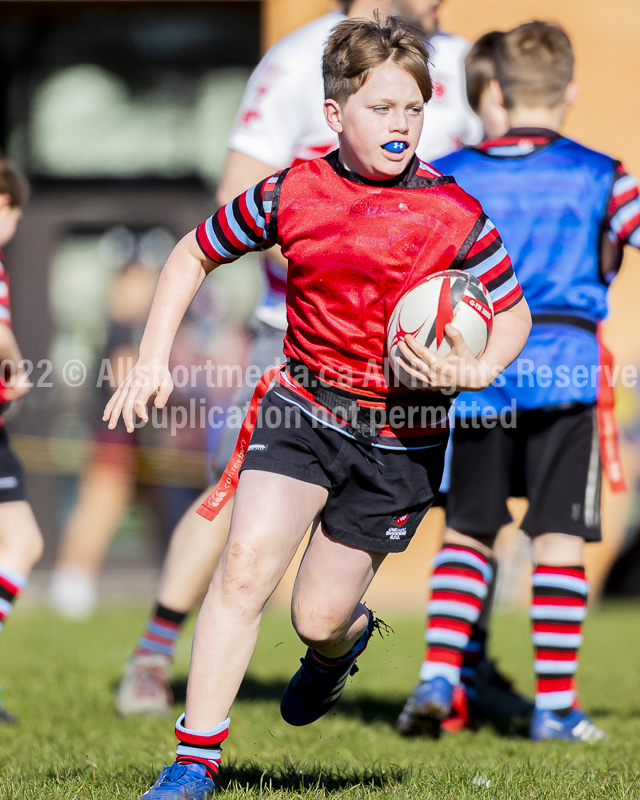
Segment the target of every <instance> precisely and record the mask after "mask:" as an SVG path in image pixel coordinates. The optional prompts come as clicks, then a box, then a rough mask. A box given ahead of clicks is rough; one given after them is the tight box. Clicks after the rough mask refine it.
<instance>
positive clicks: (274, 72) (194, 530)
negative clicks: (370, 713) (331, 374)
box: [116, 0, 506, 715]
mask: <svg viewBox="0 0 640 800" xmlns="http://www.w3.org/2000/svg"><path fill="white" fill-rule="evenodd" d="M340 6H341V9H340V10H339V11H334V12H331V13H329V14H325V15H324V16H322V17H319V18H318V19H316V20H313V21H312V22H310V23H308V24H307V25H304V26H303V27H302V28H300V29H299V30H297V31H294V32H293V33H291V34H289V35H288V36H285V37H284V38H283V39H281V40H280V41H279V42H278V43H277V44H275V45H274V46H273V47H272V48H270V50H269V51H268V52H267V53H266V54H265V56H264V58H263V59H262V60H261V62H260V64H259V65H258V67H257V68H256V70H255V71H254V73H253V75H252V76H251V79H250V81H249V84H248V85H247V89H246V91H245V94H244V97H243V99H242V103H241V105H240V109H239V112H238V116H237V118H236V122H235V124H234V127H233V130H232V131H231V135H230V137H229V142H228V147H229V152H228V154H227V160H226V163H225V168H224V174H223V177H222V181H221V185H220V188H219V191H218V202H219V203H220V204H221V205H224V204H225V203H227V202H229V201H230V200H233V198H234V197H236V196H237V195H239V194H240V193H241V192H243V191H245V190H246V189H248V188H249V187H250V186H253V185H254V184H256V183H258V182H259V181H261V180H263V179H264V178H266V177H268V176H269V175H272V174H273V173H274V172H275V171H276V170H278V169H285V168H286V167H290V166H292V165H294V164H299V163H301V162H303V161H308V160H309V159H312V158H318V157H320V156H324V155H326V154H327V153H329V152H331V151H332V150H335V148H336V147H337V146H338V137H337V134H336V133H335V132H334V131H332V130H331V129H330V128H329V126H328V125H327V121H326V119H325V116H324V110H323V104H324V88H323V82H322V53H323V51H324V47H325V45H326V42H327V39H328V37H329V34H330V32H331V30H332V29H333V28H334V27H335V26H336V25H337V24H338V23H339V22H343V21H344V20H345V19H346V17H351V18H353V17H367V18H370V17H372V16H373V13H374V11H375V10H376V9H379V11H380V12H381V13H388V14H392V15H396V16H400V17H401V18H402V19H404V20H405V22H410V23H411V24H415V25H416V26H418V27H420V29H421V31H422V33H423V35H424V38H425V40H426V41H427V42H428V47H429V52H430V57H431V65H430V71H431V77H432V82H433V83H434V85H435V86H436V87H437V91H435V96H434V97H432V99H431V101H430V102H429V104H428V105H427V106H426V107H425V111H424V113H425V124H424V126H423V129H422V133H421V135H420V142H419V145H418V155H419V157H420V158H422V160H424V161H431V160H432V159H433V158H436V157H438V156H442V155H445V154H446V153H449V152H451V151H452V150H454V149H455V148H456V147H458V146H459V145H460V143H461V142H464V143H465V144H474V143H476V142H478V141H480V138H481V135H480V130H479V126H478V119H477V118H476V117H475V116H474V115H473V113H472V112H471V110H470V108H469V106H468V103H467V101H466V97H465V91H464V70H463V60H464V56H465V53H466V52H467V49H468V47H469V43H468V41H467V40H466V39H464V38H462V37H461V36H455V35H452V34H449V33H445V32H443V31H441V30H440V27H439V20H438V11H439V9H440V6H441V0H343V2H341V3H340ZM505 130H506V128H505ZM261 262H262V267H263V273H264V279H265V291H264V294H263V296H262V297H261V298H260V301H259V303H258V305H257V306H256V309H255V312H254V314H255V319H254V322H253V326H252V327H253V335H254V340H253V347H252V352H251V355H250V357H249V364H251V365H252V366H257V367H258V368H259V370H260V372H261V373H262V372H264V371H265V370H266V369H267V368H268V367H270V366H272V365H273V364H276V363H279V362H281V361H282V342H283V339H284V334H285V331H286V328H287V315H286V284H287V262H286V260H285V259H284V258H283V257H282V255H281V254H280V252H279V249H278V247H274V248H271V249H270V250H268V251H266V252H265V253H263V254H262V256H261ZM252 394H253V387H251V386H250V385H245V386H244V387H243V389H242V390H241V392H240V393H239V396H238V397H237V399H236V404H237V405H238V406H239V407H240V408H244V407H245V406H246V405H247V404H248V403H249V401H250V399H251V395H252ZM237 438H238V430H237V429H236V428H232V427H229V426H225V427H224V428H223V430H222V432H221V435H220V438H219V440H218V444H217V447H216V451H215V454H214V457H213V465H212V468H213V473H214V476H215V478H216V482H217V479H218V478H219V477H220V475H221V474H222V472H223V471H224V469H225V467H226V466H227V463H228V461H229V459H230V458H231V456H232V454H233V451H234V448H235V444H236V441H237ZM212 488H213V487H210V488H209V489H207V491H206V493H205V496H206V495H208V494H209V492H210V491H211V490H212ZM200 502H201V501H200V500H199V501H198V502H197V504H196V505H195V507H196V508H197V506H199V505H200ZM232 506H233V502H230V503H229V504H228V506H227V507H226V508H225V509H224V510H223V512H222V513H221V514H220V515H219V516H218V517H217V518H216V519H215V520H214V521H213V523H211V522H209V521H208V520H205V519H203V518H202V517H200V516H198V515H197V514H195V513H194V511H193V509H190V511H189V512H188V513H187V514H185V516H184V517H183V518H182V520H181V521H180V523H179V525H178V526H177V527H176V529H175V531H174V534H173V535H172V537H171V542H170V545H169V549H168V552H167V556H166V559H165V562H164V565H163V569H162V575H161V577H160V585H159V587H158V593H157V596H156V602H155V603H154V606H153V608H152V610H151V614H150V615H149V618H148V620H147V623H146V625H145V628H144V630H143V632H142V636H141V637H140V639H139V640H138V643H137V646H136V648H135V650H134V651H133V654H132V655H131V657H130V659H129V660H128V662H127V664H126V666H125V669H124V672H123V676H122V680H121V682H120V685H119V687H118V692H117V696H116V706H117V709H118V711H119V713H121V714H123V715H129V714H150V713H151V714H167V713H168V712H169V708H170V706H171V703H172V701H173V695H172V691H171V685H170V676H171V669H172V663H173V657H174V655H175V650H176V645H177V641H178V636H179V633H180V631H181V628H182V626H183V624H184V622H185V619H186V617H187V613H188V612H189V611H190V610H191V609H192V608H193V606H194V605H195V604H196V603H197V602H199V601H200V600H201V598H202V597H203V595H204V593H205V592H206V588H207V585H208V583H209V581H210V580H211V576H212V575H213V570H214V569H215V566H216V564H217V561H218V558H219V556H220V552H221V550H222V547H223V546H224V543H225V541H226V538H227V534H228V532H229V522H230V519H231V509H232ZM493 694H495V692H494V693H493Z"/></svg>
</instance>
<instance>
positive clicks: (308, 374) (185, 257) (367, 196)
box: [104, 18, 530, 800]
mask: <svg viewBox="0 0 640 800" xmlns="http://www.w3.org/2000/svg"><path fill="white" fill-rule="evenodd" d="M428 60H429V58H428V53H427V50H426V48H425V45H424V43H423V40H422V36H421V34H420V32H419V31H416V30H414V29H413V28H410V27H408V26H406V25H404V24H403V23H402V22H400V21H399V20H397V19H395V18H390V19H388V20H386V21H385V22H380V21H376V22H374V21H368V20H362V19H351V20H347V21H345V22H343V23H341V24H340V25H338V26H337V28H336V29H335V30H334V32H333V33H332V35H331V37H330V39H329V42H328V45H327V48H326V51H325V55H324V61H323V74H324V81H325V96H326V102H325V114H326V118H327V122H328V124H329V127H330V128H331V129H332V130H333V131H335V132H336V133H337V134H338V137H339V143H340V146H339V150H337V151H335V152H333V153H331V154H329V155H328V156H326V157H325V158H320V159H316V160H313V161H310V162H307V163H305V164H301V165H299V166H295V167H292V168H291V169H289V170H284V171H283V172H280V173H277V174H276V175H273V176H272V177H269V178H267V179H265V180H264V181H262V182H261V183H259V184H257V185H256V186H255V187H253V188H252V189H249V190H248V191H247V192H245V193H244V194H242V195H240V196H239V197H237V198H236V199H235V200H233V201H232V202H231V203H229V204H227V205H226V206H224V207H223V208H221V209H220V210H219V211H218V212H217V213H216V214H214V215H213V216H212V217H211V218H209V219H208V220H206V221H205V222H203V223H202V224H201V225H200V226H199V228H198V229H197V231H193V232H192V233H190V234H188V235H187V236H186V237H185V238H184V239H183V240H182V241H181V242H180V243H179V244H178V245H177V246H176V248H175V250H174V251H173V253H172V254H171V256H170V257H169V260H168V261H167V264H166V266H165V268H164V270H163V273H162V275H161V277H160V280H159V283H158V288H157V290H156V295H155V298H154V302H153V306H152V308H151V312H150V315H149V320H148V322H147V327H146V330H145V334H144V336H143V339H142V342H141V345H140V354H139V360H138V363H137V365H136V367H135V368H134V370H133V371H132V373H131V374H130V375H129V376H128V377H127V378H126V379H125V381H124V382H123V384H122V385H121V387H120V388H119V389H118V390H117V391H116V393H115V394H114V396H113V398H112V399H111V401H110V402H109V404H108V406H107V408H106V410H105V415H104V419H105V420H106V419H108V420H109V425H110V426H114V425H115V424H116V422H117V420H118V417H119V416H120V414H121V413H122V416H123V419H124V421H125V424H126V426H127V428H128V429H129V430H133V415H134V413H136V414H137V415H138V416H139V417H141V418H142V419H143V420H146V419H147V418H148V412H147V401H148V399H149V398H150V396H151V395H152V394H153V393H154V391H155V392H156V398H155V405H156V407H162V406H163V405H164V404H165V403H166V402H167V398H168V396H169V394H170V392H171V388H172V386H171V377H170V374H169V370H168V367H167V362H168V357H169V352H170V350H171V346H172V342H173V338H174V335H175V333H176V330H177V328H178V325H179V323H180V320H181V319H182V316H183V314H184V313H185V310H186V309H187V307H188V305H189V303H190V302H191V300H192V299H193V297H194V295H195V294H196V292H197V291H198V288H199V287H200V285H201V283H202V281H203V280H204V278H205V277H206V275H207V274H208V273H209V272H211V270H213V269H214V268H215V267H217V266H219V265H220V264H222V263H227V262H230V261H234V260H236V259H237V258H239V257H240V256H241V255H242V254H243V253H246V252H249V251H252V250H264V249H266V248H268V247H271V246H272V245H274V244H276V243H277V244H279V245H280V247H281V248H282V252H283V254H284V256H285V257H286V258H287V260H288V264H289V272H288V287H287V316H288V323H289V326H288V330H287V335H286V338H285V344H284V352H285V355H286V357H287V367H286V370H285V371H283V372H281V373H280V375H279V376H278V379H277V382H276V385H275V386H274V387H273V388H272V389H270V390H269V391H268V392H267V394H266V395H265V397H264V399H263V401H262V406H261V409H260V411H261V414H262V419H263V420H265V421H266V422H267V424H266V425H265V424H263V425H261V426H259V427H256V429H255V430H254V433H253V437H252V439H251V444H250V446H249V447H248V449H247V455H246V458H245V460H244V466H243V468H242V472H241V474H240V481H239V485H238V491H237V497H236V500H235V506H234V510H233V517H232V522H231V531H230V534H229V539H228V541H227V544H226V546H225V549H224V551H223V553H222V556H221V558H220V562H219V564H218V567H217V569H216V571H215V574H214V577H213V580H212V583H211V586H210V588H209V592H208V594H207V597H206V598H205V601H204V604H203V606H202V609H201V611H200V615H199V617H198V623H197V626H196V632H195V636H194V643H193V652H192V660H191V667H190V671H189V684H188V691H187V708H186V713H185V714H183V715H182V716H181V717H180V718H179V720H178V722H177V724H176V735H177V738H178V740H179V743H178V749H177V759H176V763H175V764H174V765H172V766H171V767H165V768H164V769H163V771H162V773H161V775H160V777H159V779H158V781H157V782H156V784H155V785H154V786H153V787H152V788H151V789H150V790H149V791H148V792H147V793H146V794H145V795H144V798H146V800H158V799H159V798H171V797H176V798H177V797H183V798H184V797H187V798H206V797H210V795H211V793H212V792H213V788H214V781H215V778H216V774H217V771H218V765H219V763H220V746H221V744H222V742H223V741H224V740H225V739H226V737H227V735H228V733H229V717H228V713H229V710H230V708H231V705H232V703H233V701H234V699H235V696H236V693H237V691H238V688H239V686H240V683H241V682H242V679H243V676H244V674H245V671H246V669H247V666H248V664H249V660H250V658H251V655H252V653H253V649H254V647H255V643H256V639H257V636H258V630H259V626H260V618H261V614H262V610H263V608H264V605H265V603H266V602H267V600H268V598H269V597H270V595H271V594H272V592H273V591H274V589H275V588H276V586H277V585H278V583H279V581H280V579H281V578H282V575H283V574H284V572H285V570H286V568H287V566H288V564H289V563H290V561H291V559H292V558H293V555H294V554H295V552H296V549H297V548H298V545H299V544H300V542H301V541H302V538H303V537H304V534H305V532H306V530H307V529H308V527H309V526H310V525H312V526H313V533H312V537H311V540H310V543H309V546H308V548H307V551H306V553H305V556H304V558H303V561H302V563H301V565H300V569H299V572H298V576H297V580H296V584H295V587H294V592H293V598H292V619H293V623H294V627H295V629H296V631H297V633H298V635H299V636H300V638H301V639H302V641H303V642H304V643H305V644H306V645H308V648H309V649H308V650H307V654H306V656H305V657H304V659H303V663H302V667H301V668H300V669H299V670H298V672H297V673H296V674H295V675H294V677H293V678H292V679H291V681H290V683H289V685H288V687H287V689H286V690H285V693H284V696H283V699H282V704H281V711H282V715H283V717H284V718H285V720H287V721H288V722H290V723H291V724H293V725H306V724H308V723H310V722H313V721H314V720H316V719H318V718H319V717H321V716H322V715H323V714H325V713H326V712H327V711H329V709H330V708H331V707H332V706H333V705H334V704H335V702H337V700H338V699H339V697H340V694H341V692H342V689H343V687H344V684H345V682H346V679H347V677H348V675H349V673H350V672H351V670H352V668H353V665H354V663H355V660H356V658H357V657H358V656H359V655H360V654H361V653H362V651H363V650H364V649H365V647H366V645H367V642H368V640H369V638H370V636H371V633H372V631H373V618H372V615H371V613H370V612H369V610H368V609H367V608H366V607H365V606H364V605H362V603H361V599H362V596H363V594H364V592H365V591H366V589H367V587H368V586H369V584H370V582H371V580H372V579H373V577H374V575H375V573H376V571H377V570H378V568H379V567H380V565H381V564H382V562H383V560H384V558H385V557H386V555H387V553H390V552H399V551H402V550H404V549H405V548H406V547H407V545H408V543H409V541H410V539H411V537H412V536H413V534H414V533H415V531H416V529H417V527H418V524H419V523H420V521H421V520H422V518H423V516H424V514H425V513H426V511H427V510H428V508H429V506H430V505H431V503H432V501H433V498H434V495H435V493H436V491H437V489H438V486H439V483H440V478H441V475H442V465H443V458H444V450H445V447H446V441H447V437H448V431H447V412H448V408H449V405H450V402H451V394H450V392H447V393H446V394H443V393H442V391H441V390H448V389H449V388H450V387H452V386H459V387H463V388H466V389H470V390H475V389H481V388H483V387H485V386H486V385H487V384H488V383H489V381H490V380H492V378H493V377H494V376H495V375H496V374H498V373H499V371H500V369H501V368H502V365H506V364H509V363H510V362H511V361H512V360H513V359H514V358H516V356H517V355H518V353H519V352H520V350H521V349H522V347H523V346H524V343H525V341H526V338H527V334H528V332H529V326H530V319H529V312H528V307H527V305H526V302H525V301H524V299H523V296H522V292H521V289H520V286H519V284H518V282H517V280H516V279H515V276H514V274H513V270H512V267H511V263H510V260H509V256H508V255H507V253H506V250H505V249H504V247H503V246H502V243H501V240H500V238H499V236H498V233H497V231H496V229H495V228H494V226H493V224H492V223H491V222H490V221H489V220H488V218H487V217H486V215H485V214H484V213H483V211H482V208H481V207H480V205H479V204H478V203H477V201H475V200H474V199H473V198H472V197H470V196H469V195H467V194H466V193H465V192H464V191H462V190H461V189H460V188H459V187H458V186H457V185H456V184H455V181H454V180H453V179H451V178H448V177H445V176H443V175H442V174H441V173H439V172H438V171H437V170H434V169H433V168H431V167H429V166H428V165H427V164H424V163H422V162H420V161H419V160H418V159H417V158H416V157H415V148H416V145H417V143H418V139H419V136H420V131H421V128H422V115H423V104H424V103H425V102H427V101H428V100H429V98H430V96H431V80H430V77H429V70H428ZM451 267H454V268H456V269H472V270H473V274H474V275H476V277H478V278H479V280H481V281H484V282H485V283H486V284H487V285H488V286H489V289H490V291H491V295H492V300H493V304H494V309H495V311H496V318H495V324H494V329H493V337H492V339H491V342H490V344H489V347H488V348H487V350H486V352H485V353H484V355H483V356H482V359H481V360H480V361H478V360H476V359H474V358H473V357H472V356H471V354H470V353H469V351H468V350H467V348H466V346H465V344H464V340H463V338H462V336H461V334H460V333H459V332H458V331H456V330H455V329H454V328H453V327H451V326H448V328H447V333H448V335H449V336H450V338H451V339H452V341H453V342H454V344H455V348H454V351H453V352H452V353H451V354H450V355H449V356H448V357H447V358H446V359H443V358H438V357H436V356H434V355H431V354H430V355H427V356H424V357H423V358H422V359H419V358H418V357H417V356H416V355H415V352H414V348H416V346H417V345H416V343H415V342H414V341H413V340H412V339H411V338H410V337H407V340H406V341H405V342H403V343H402V345H401V347H402V352H403V354H404V357H405V359H406V361H405V366H406V368H407V369H409V370H412V371H413V373H414V374H416V375H417V376H418V379H419V380H424V381H426V382H427V384H428V385H429V386H430V389H431V391H417V392H416V391H409V390H407V389H406V388H405V387H403V386H391V385H389V384H388V382H387V380H386V379H385V363H384V361H385V334H386V326H387V322H388V320H389V317H390V315H391V313H392V311H393V308H394V306H395V304H396V302H397V301H398V299H399V297H400V296H401V295H402V294H404V293H405V292H406V291H407V290H408V289H410V288H411V287H412V286H414V285H415V284H417V283H419V282H421V281H422V280H423V279H424V278H426V277H427V276H428V275H430V274H432V273H434V272H437V271H441V270H444V269H448V268H451ZM489 276H490V277H489ZM387 374H388V371H387ZM416 407H418V408H417V413H415V409H416ZM411 408H413V409H414V413H413V414H408V413H406V412H407V410H411ZM394 409H395V412H394ZM423 410H426V412H428V413H421V412H422V411H423ZM407 417H409V419H419V420H421V427H418V426H411V425H410V424H404V425H403V424H400V425H398V424H396V425H395V426H393V427H391V425H387V424H384V423H385V421H386V420H390V419H395V420H396V421H397V420H398V419H405V420H406V419H407ZM380 420H382V421H380ZM423 420H424V421H423ZM292 423H293V424H292ZM400 517H402V518H403V523H402V527H403V528H404V533H403V535H402V536H399V535H398V534H397V531H398V527H399V526H398V524H396V522H395V520H396V519H398V518H400ZM391 530H393V531H395V532H394V533H393V534H390V533H389V532H390V531H391Z"/></svg>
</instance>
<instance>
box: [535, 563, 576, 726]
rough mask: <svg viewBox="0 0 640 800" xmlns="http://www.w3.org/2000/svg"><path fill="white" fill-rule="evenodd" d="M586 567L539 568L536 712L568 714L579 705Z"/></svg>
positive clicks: (537, 572) (537, 582) (536, 604)
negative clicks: (580, 650) (576, 681)
mask: <svg viewBox="0 0 640 800" xmlns="http://www.w3.org/2000/svg"><path fill="white" fill-rule="evenodd" d="M588 590H589V584H588V583H587V581H586V580H585V575H584V567H581V566H577V567H545V566H539V567H536V568H535V570H534V572H533V599H532V603H531V622H532V639H533V646H534V650H535V662H534V669H535V673H536V708H539V709H541V710H547V711H549V710H550V711H562V712H566V711H568V710H569V709H571V708H572V706H573V705H574V703H575V701H576V684H575V678H574V675H575V672H576V670H577V669H578V650H579V648H580V645H581V644H582V623H583V622H584V619H585V617H586V615H587V594H588Z"/></svg>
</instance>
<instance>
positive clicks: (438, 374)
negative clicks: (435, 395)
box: [399, 324, 500, 391]
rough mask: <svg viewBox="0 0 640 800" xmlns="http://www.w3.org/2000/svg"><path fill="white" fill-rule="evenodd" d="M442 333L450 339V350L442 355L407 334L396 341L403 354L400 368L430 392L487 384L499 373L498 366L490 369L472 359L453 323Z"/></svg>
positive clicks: (469, 388) (484, 363)
mask: <svg viewBox="0 0 640 800" xmlns="http://www.w3.org/2000/svg"><path fill="white" fill-rule="evenodd" d="M445 332H446V334H447V336H448V337H449V338H450V339H451V342H452V344H453V349H452V350H451V352H450V353H448V354H447V355H446V356H445V357H444V358H443V357H442V356H437V355H436V354H435V353H432V352H431V350H429V348H428V347H425V346H424V345H422V344H420V343H419V342H418V341H417V340H416V339H415V338H414V337H413V336H411V335H410V334H407V335H406V336H405V337H404V340H402V341H400V343H399V348H400V351H401V353H402V356H403V357H402V367H403V368H404V369H405V370H406V371H407V372H408V373H409V375H412V376H413V377H414V378H416V379H417V380H419V381H422V382H423V383H425V384H427V385H428V387H429V389H430V390H433V391H439V390H440V391H441V390H445V391H446V390H450V391H460V390H462V389H467V390H471V391H473V390H479V389H485V388H486V387H487V386H489V384H490V383H492V381H494V380H495V379H496V377H497V376H498V374H499V373H500V369H499V368H498V369H492V368H491V365H490V364H488V363H487V362H486V361H478V359H476V358H474V357H473V355H472V354H471V351H470V350H469V348H468V347H467V345H466V343H465V341H464V338H463V336H462V334H461V333H460V331H459V330H458V329H457V328H454V327H453V325H451V324H448V325H447V326H446V327H445Z"/></svg>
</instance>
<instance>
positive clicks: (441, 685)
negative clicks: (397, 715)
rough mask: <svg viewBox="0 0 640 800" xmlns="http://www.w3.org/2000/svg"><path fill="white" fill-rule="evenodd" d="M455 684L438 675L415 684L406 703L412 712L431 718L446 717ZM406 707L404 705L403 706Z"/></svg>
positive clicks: (441, 718)
mask: <svg viewBox="0 0 640 800" xmlns="http://www.w3.org/2000/svg"><path fill="white" fill-rule="evenodd" d="M454 689H455V686H453V684H451V683H449V681H448V680H447V679H446V678H443V677H441V676H440V675H438V676H436V677H435V678H430V679H429V680H428V681H422V683H418V684H416V686H415V688H414V690H413V692H411V696H410V697H409V700H407V705H409V706H410V707H411V709H412V710H413V713H414V714H418V715H419V716H421V717H423V718H424V717H427V718H431V719H433V720H438V721H440V720H443V719H446V718H447V717H448V716H449V714H450V713H451V705H452V703H453V691H454ZM405 708H406V706H405Z"/></svg>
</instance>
